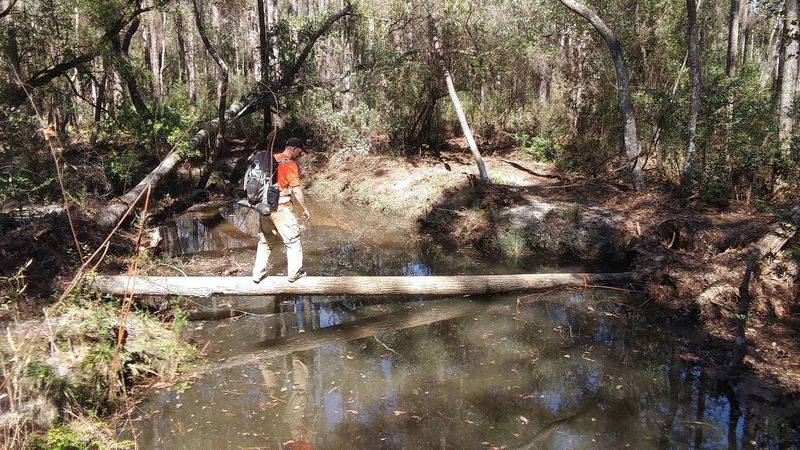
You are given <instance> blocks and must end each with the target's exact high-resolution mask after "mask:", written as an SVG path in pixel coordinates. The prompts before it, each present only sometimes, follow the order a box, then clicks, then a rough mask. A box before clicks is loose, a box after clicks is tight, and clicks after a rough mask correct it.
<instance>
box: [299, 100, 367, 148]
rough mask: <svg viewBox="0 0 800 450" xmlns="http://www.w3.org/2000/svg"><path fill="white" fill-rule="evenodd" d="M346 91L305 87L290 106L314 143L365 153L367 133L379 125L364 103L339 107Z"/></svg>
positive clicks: (320, 145)
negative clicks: (338, 92) (337, 92)
mask: <svg viewBox="0 0 800 450" xmlns="http://www.w3.org/2000/svg"><path fill="white" fill-rule="evenodd" d="M347 96H348V95H347V94H341V95H331V94H330V93H326V92H325V91H323V90H321V89H310V90H309V91H306V93H305V94H304V95H303V98H302V99H298V100H297V103H295V104H294V105H293V107H292V109H293V110H294V111H296V112H297V113H296V114H297V115H296V119H295V120H296V121H297V126H299V127H302V128H303V129H305V130H306V131H307V133H308V136H309V137H310V138H311V139H312V141H314V144H315V145H316V146H319V147H321V148H328V149H332V150H335V151H344V152H345V153H353V154H362V155H363V154H367V153H369V151H370V149H371V145H370V141H371V136H373V135H374V134H376V132H378V131H379V130H380V129H382V124H381V122H380V117H376V115H375V114H374V111H371V110H370V109H369V108H368V107H367V106H366V105H358V106H354V107H350V108H341V107H339V105H341V103H342V102H343V101H345V100H346V97H347Z"/></svg>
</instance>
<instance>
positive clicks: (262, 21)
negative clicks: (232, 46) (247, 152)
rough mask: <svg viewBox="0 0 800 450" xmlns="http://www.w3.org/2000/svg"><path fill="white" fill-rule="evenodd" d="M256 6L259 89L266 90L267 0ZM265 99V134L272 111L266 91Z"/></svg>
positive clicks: (269, 123) (267, 74)
mask: <svg viewBox="0 0 800 450" xmlns="http://www.w3.org/2000/svg"><path fill="white" fill-rule="evenodd" d="M256 7H257V8H258V16H257V18H258V43H259V47H258V49H259V52H258V54H259V62H260V67H261V73H260V75H261V78H260V80H259V81H260V82H261V90H266V88H267V86H269V80H270V76H269V54H270V48H269V40H267V25H268V24H267V20H268V18H269V11H268V10H265V8H269V0H267V1H266V2H265V1H264V0H258V1H257V3H256ZM264 97H265V101H264V102H263V108H262V112H263V114H264V115H263V118H262V120H263V121H262V125H263V129H262V135H263V136H266V135H267V133H269V130H270V128H272V111H271V107H270V105H271V104H272V98H271V95H268V94H267V93H265V94H264Z"/></svg>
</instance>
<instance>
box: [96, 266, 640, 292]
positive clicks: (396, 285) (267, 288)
mask: <svg viewBox="0 0 800 450" xmlns="http://www.w3.org/2000/svg"><path fill="white" fill-rule="evenodd" d="M631 279H632V274H631V273H627V272H625V273H587V274H581V273H548V274H523V275H474V276H449V277H448V276H430V277H402V276H386V277H305V278H302V279H300V280H298V281H296V282H294V283H290V282H289V281H287V280H286V277H267V278H265V279H264V280H262V281H261V282H260V283H258V284H255V283H253V281H252V280H251V279H250V278H249V277H146V276H142V277H135V278H133V279H130V277H129V276H127V275H111V276H98V277H95V278H94V281H93V283H94V287H95V288H96V289H98V290H99V291H101V292H107V293H110V294H118V295H122V294H124V293H126V291H127V293H129V294H137V295H185V296H189V297H210V296H222V295H278V294H302V295H465V294H469V295H484V294H497V293H501V292H513V291H528V290H536V289H542V288H553V287H560V286H574V287H581V286H586V285H594V284H603V283H621V282H627V281H630V280H631Z"/></svg>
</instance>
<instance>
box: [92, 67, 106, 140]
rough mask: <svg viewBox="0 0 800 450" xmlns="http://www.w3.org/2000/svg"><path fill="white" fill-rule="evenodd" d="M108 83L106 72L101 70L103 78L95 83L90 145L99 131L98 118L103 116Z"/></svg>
mask: <svg viewBox="0 0 800 450" xmlns="http://www.w3.org/2000/svg"><path fill="white" fill-rule="evenodd" d="M107 83H108V74H107V73H105V71H104V72H103V78H101V79H100V83H98V84H97V86H96V88H95V89H97V95H96V96H95V99H94V121H93V122H92V135H91V137H90V138H89V143H90V145H91V146H92V147H94V146H95V144H97V136H98V134H99V133H100V119H102V117H103V108H104V107H105V103H106V84H107Z"/></svg>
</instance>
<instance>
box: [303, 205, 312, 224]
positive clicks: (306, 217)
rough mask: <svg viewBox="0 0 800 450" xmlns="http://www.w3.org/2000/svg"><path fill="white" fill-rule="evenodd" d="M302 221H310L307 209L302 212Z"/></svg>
mask: <svg viewBox="0 0 800 450" xmlns="http://www.w3.org/2000/svg"><path fill="white" fill-rule="evenodd" d="M303 219H306V222H308V221H309V220H311V213H310V212H308V208H306V209H304V210H303Z"/></svg>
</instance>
